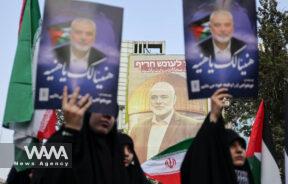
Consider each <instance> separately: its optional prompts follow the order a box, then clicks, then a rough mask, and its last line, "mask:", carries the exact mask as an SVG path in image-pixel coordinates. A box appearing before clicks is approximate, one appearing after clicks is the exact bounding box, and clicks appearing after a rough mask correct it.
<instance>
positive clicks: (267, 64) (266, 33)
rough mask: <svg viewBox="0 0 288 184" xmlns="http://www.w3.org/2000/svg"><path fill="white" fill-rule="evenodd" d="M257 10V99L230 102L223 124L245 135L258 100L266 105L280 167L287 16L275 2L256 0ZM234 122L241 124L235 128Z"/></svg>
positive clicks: (287, 58)
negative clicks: (225, 122) (278, 8)
mask: <svg viewBox="0 0 288 184" xmlns="http://www.w3.org/2000/svg"><path fill="white" fill-rule="evenodd" d="M259 2H260V7H258V16H257V18H258V20H257V21H258V23H259V27H258V40H259V76H258V80H259V83H258V88H259V91H258V97H257V98H255V99H234V100H232V102H231V105H230V106H229V107H228V108H227V109H225V110H226V111H225V112H226V114H225V117H226V119H227V121H229V122H232V123H234V125H235V126H236V127H237V128H238V129H239V130H240V131H242V133H244V134H245V135H249V134H250V131H251V126H250V125H249V124H248V123H247V122H246V120H247V119H250V118H254V117H255V114H256V112H257V110H258V106H259V104H260V101H261V99H264V101H265V102H266V103H268V104H269V111H270V113H269V118H270V122H269V123H270V125H271V129H272V136H273V138H274V143H275V148H276V156H277V162H278V163H279V164H280V165H281V167H282V168H283V163H284V161H283V146H284V124H285V121H284V113H285V112H284V104H285V100H284V99H285V95H287V90H288V87H287V86H288V77H287V76H288V65H287V64H288V47H287V46H288V13H287V11H286V12H285V11H279V10H277V1H276V0H260V1H259ZM237 122H243V123H241V125H237Z"/></svg>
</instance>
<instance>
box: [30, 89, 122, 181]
mask: <svg viewBox="0 0 288 184" xmlns="http://www.w3.org/2000/svg"><path fill="white" fill-rule="evenodd" d="M79 91H80V88H76V90H75V91H74V92H73V94H72V96H71V98H70V99H69V100H68V94H67V88H66V87H65V88H64V92H63V101H62V109H63V113H64V119H65V125H64V127H63V128H62V129H60V130H59V131H58V132H56V133H55V134H54V135H53V136H52V137H51V138H50V139H49V141H48V142H49V143H72V168H69V169H67V168H57V169H55V168H54V169H51V168H50V169H37V170H36V171H35V172H34V175H33V183H36V184H46V183H47V184H127V183H128V180H127V179H128V176H127V172H126V169H125V167H124V164H123V162H122V160H121V155H120V154H119V153H120V147H119V143H118V142H117V135H118V133H117V127H116V122H115V118H116V116H117V115H115V116H110V115H103V114H99V113H91V114H90V113H86V110H87V109H88V108H89V107H90V105H91V104H92V99H91V98H90V96H89V95H86V96H83V97H82V98H81V99H80V100H79V101H78V100H77V97H78V95H79ZM115 108H116V107H115ZM84 114H85V116H84Z"/></svg>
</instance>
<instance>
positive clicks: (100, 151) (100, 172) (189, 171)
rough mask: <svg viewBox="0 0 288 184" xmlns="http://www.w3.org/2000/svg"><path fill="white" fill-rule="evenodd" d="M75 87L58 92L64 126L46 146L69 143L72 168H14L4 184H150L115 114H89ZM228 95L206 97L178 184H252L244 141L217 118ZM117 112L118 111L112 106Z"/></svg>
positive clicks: (220, 91) (224, 92) (87, 102)
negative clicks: (206, 104)
mask: <svg viewBox="0 0 288 184" xmlns="http://www.w3.org/2000/svg"><path fill="white" fill-rule="evenodd" d="M79 91H80V88H79V87H78V88H76V89H75V90H74V92H73V94H72V95H71V98H68V92H67V87H64V90H63V100H62V109H63V113H64V119H65V124H64V125H63V126H62V128H61V129H60V130H59V131H57V132H56V133H55V134H54V135H53V136H52V137H51V138H50V139H49V140H48V143H71V144H72V148H73V149H72V158H73V159H72V165H73V167H72V168H45V169H32V170H31V169H28V170H25V171H23V172H17V171H16V170H15V168H12V169H11V172H10V174H9V176H8V179H7V184H13V183H23V184H24V183H27V184H28V183H33V184H51V183H53V184H54V183H55V184H58V183H59V184H60V183H61V184H62V183H69V184H73V183H74V184H80V183H85V184H89V183H91V184H92V183H93V184H96V183H99V184H116V183H117V184H146V183H147V184H149V183H150V184H152V183H157V182H156V181H153V180H151V179H149V178H147V177H146V176H145V174H144V172H143V170H142V168H141V165H140V162H139V160H138V158H137V154H136V153H135V150H134V143H133V140H132V139H131V138H130V137H129V136H128V135H127V134H124V133H120V132H118V131H117V122H116V118H117V114H114V115H105V114H100V113H89V112H87V109H88V108H89V106H90V105H91V103H92V100H91V97H90V96H89V95H88V94H87V95H86V96H83V97H81V98H80V100H77V99H78V96H79ZM227 92H228V90H227V89H225V88H221V89H218V90H217V91H216V92H215V93H214V94H213V95H212V97H211V102H212V106H211V112H210V113H209V114H208V115H207V117H206V119H205V121H204V123H203V124H202V127H201V128H200V130H199V131H198V133H197V135H196V137H195V138H194V141H193V143H192V144H191V146H190V148H189V149H188V151H187V153H186V156H185V158H184V161H183V163H182V166H181V183H183V184H191V183H193V184H223V183H227V184H234V183H235V184H253V178H252V174H251V170H250V167H249V165H248V162H247V159H246V156H245V148H246V142H245V140H244V139H243V138H241V137H240V136H239V135H238V134H237V133H236V132H234V131H233V130H231V129H229V130H228V129H225V128H224V121H223V118H222V115H221V112H222V109H223V107H224V106H225V101H224V100H223V99H227V98H231V95H229V94H228V93H227ZM115 108H117V107H115Z"/></svg>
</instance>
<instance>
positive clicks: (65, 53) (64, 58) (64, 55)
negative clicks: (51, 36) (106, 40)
mask: <svg viewBox="0 0 288 184" xmlns="http://www.w3.org/2000/svg"><path fill="white" fill-rule="evenodd" d="M54 52H55V54H56V57H57V61H58V63H61V64H66V65H67V66H69V63H70V55H71V52H70V45H64V46H62V47H59V48H56V49H55V50H54ZM104 58H105V55H104V53H102V52H101V51H99V50H96V49H95V48H93V47H91V49H90V53H89V58H88V67H90V66H93V65H96V64H98V63H100V62H101V61H102V59H104Z"/></svg>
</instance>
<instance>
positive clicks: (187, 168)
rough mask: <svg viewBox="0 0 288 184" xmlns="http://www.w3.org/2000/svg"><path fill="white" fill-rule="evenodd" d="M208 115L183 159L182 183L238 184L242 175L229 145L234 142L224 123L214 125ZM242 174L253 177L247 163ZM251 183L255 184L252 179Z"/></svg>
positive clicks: (242, 169) (221, 121)
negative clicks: (234, 161) (235, 163)
mask: <svg viewBox="0 0 288 184" xmlns="http://www.w3.org/2000/svg"><path fill="white" fill-rule="evenodd" d="M209 116H210V115H209V114H208V116H207V117H206V119H205V121H204V123H203V125H202V127H201V129H200V130H199V132H198V134H197V135H196V137H195V138H194V139H193V143H192V144H191V146H190V148H189V149H188V151H187V153H186V156H185V158H184V160H183V163H182V166H181V182H182V184H237V183H238V182H237V180H238V179H239V176H241V173H240V175H237V174H239V172H237V169H239V168H234V166H233V163H232V158H231V155H230V150H229V144H230V143H232V142H229V141H231V139H230V138H229V135H228V134H227V133H226V130H225V128H224V121H223V119H222V118H219V120H218V122H217V123H212V122H210V120H209ZM241 171H244V172H247V173H248V177H249V178H252V177H251V172H250V169H249V165H248V162H247V161H246V163H245V165H244V167H243V168H241ZM242 174H243V173H242ZM236 175H237V176H236ZM242 176H244V175H242ZM242 179H243V178H242ZM243 180H244V179H243ZM249 180H250V182H249V184H252V183H253V181H252V179H249Z"/></svg>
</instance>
